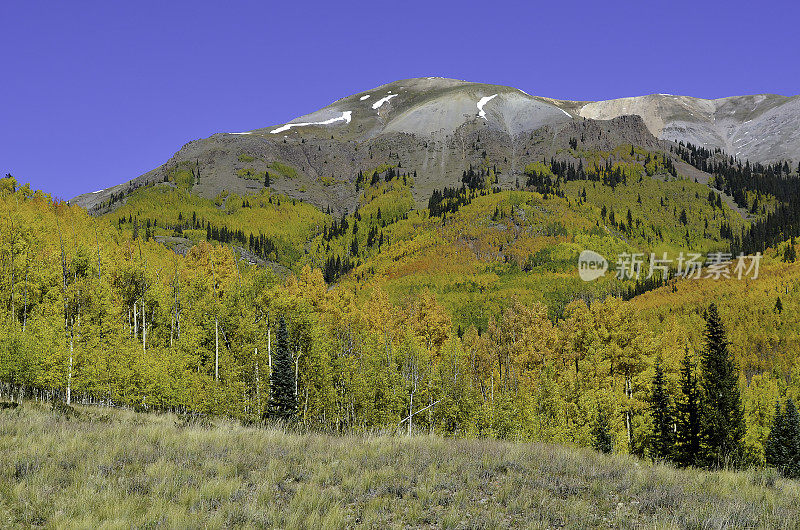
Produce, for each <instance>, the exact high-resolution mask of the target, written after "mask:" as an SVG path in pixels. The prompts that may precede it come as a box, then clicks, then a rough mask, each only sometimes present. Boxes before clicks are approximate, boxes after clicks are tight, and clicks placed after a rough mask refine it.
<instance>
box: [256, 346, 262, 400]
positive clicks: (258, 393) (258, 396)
mask: <svg viewBox="0 0 800 530" xmlns="http://www.w3.org/2000/svg"><path fill="white" fill-rule="evenodd" d="M256 411H258V412H260V411H261V380H260V379H259V377H258V348H256Z"/></svg>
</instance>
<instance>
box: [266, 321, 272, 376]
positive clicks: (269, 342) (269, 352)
mask: <svg viewBox="0 0 800 530" xmlns="http://www.w3.org/2000/svg"><path fill="white" fill-rule="evenodd" d="M267 360H268V361H269V373H270V375H272V335H271V334H270V330H269V329H267Z"/></svg>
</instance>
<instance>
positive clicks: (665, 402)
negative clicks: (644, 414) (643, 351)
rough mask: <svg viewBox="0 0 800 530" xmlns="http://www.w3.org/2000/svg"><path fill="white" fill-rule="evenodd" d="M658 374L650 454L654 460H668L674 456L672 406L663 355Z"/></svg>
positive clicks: (653, 393) (652, 405)
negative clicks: (663, 365)
mask: <svg viewBox="0 0 800 530" xmlns="http://www.w3.org/2000/svg"><path fill="white" fill-rule="evenodd" d="M655 369H656V373H655V376H654V377H653V387H652V391H651V394H650V415H651V417H652V418H653V430H652V432H651V433H650V454H651V455H652V457H653V458H659V459H664V460H668V459H671V458H672V456H673V454H674V445H675V435H674V431H673V418H672V404H671V403H670V398H669V392H667V378H666V376H665V375H664V368H663V367H662V360H661V354H659V355H658V357H656V366H655Z"/></svg>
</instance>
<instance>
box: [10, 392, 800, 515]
mask: <svg viewBox="0 0 800 530" xmlns="http://www.w3.org/2000/svg"><path fill="white" fill-rule="evenodd" d="M65 412H66V414H65ZM0 444H1V445H2V446H3V447H5V448H6V450H4V451H3V452H2V453H0V525H2V526H4V527H6V528H11V527H19V526H40V525H43V526H47V527H50V526H53V527H60V528H72V527H75V528H85V527H98V526H102V525H108V526H115V527H116V526H119V527H149V526H169V527H208V528H217V527H230V526H236V527H281V528H309V527H313V528H353V527H367V528H375V527H381V528H431V527H440V528H467V527H469V528H474V527H482V528H486V527H491V528H519V527H531V528H554V527H569V528H608V527H618V528H643V527H648V528H720V527H732V528H793V527H794V525H795V522H796V521H797V520H798V518H800V501H798V499H800V487H798V484H797V483H796V482H792V481H788V480H783V479H780V478H777V477H776V475H775V473H774V472H772V471H769V470H766V471H765V470H754V471H746V472H740V473H733V472H715V473H711V472H704V471H697V470H687V471H682V470H676V469H674V468H671V467H668V466H664V465H657V464H649V463H646V462H644V461H641V460H637V459H635V458H632V457H629V456H624V455H620V456H614V457H611V456H604V455H601V454H598V453H594V452H592V451H589V450H581V449H575V448H566V447H560V446H553V445H545V444H523V443H509V442H500V441H496V440H454V439H446V438H441V437H437V436H414V437H405V436H392V435H378V436H375V435H344V436H328V435H322V434H293V433H287V432H284V431H282V430H278V429H274V428H266V429H265V428H253V427H242V426H240V425H238V424H236V423H233V422H230V421H221V420H217V421H214V422H213V423H211V422H206V423H192V422H187V421H186V419H184V418H180V417H177V416H174V415H172V414H163V415H145V414H134V413H130V412H121V411H114V410H107V409H99V408H89V407H76V408H75V409H74V412H73V411H71V410H69V409H66V410H65V411H64V412H55V411H52V412H51V411H50V410H49V407H48V408H47V409H46V408H44V407H43V406H40V405H38V404H35V403H33V402H30V403H25V404H23V406H22V407H21V408H19V409H17V410H14V411H5V410H0Z"/></svg>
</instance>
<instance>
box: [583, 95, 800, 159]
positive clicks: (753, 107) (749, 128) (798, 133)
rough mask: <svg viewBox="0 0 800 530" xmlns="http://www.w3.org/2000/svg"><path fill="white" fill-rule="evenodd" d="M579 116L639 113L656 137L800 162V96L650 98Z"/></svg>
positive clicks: (589, 109)
mask: <svg viewBox="0 0 800 530" xmlns="http://www.w3.org/2000/svg"><path fill="white" fill-rule="evenodd" d="M579 113H580V115H581V116H583V117H585V118H589V119H594V120H608V119H612V118H616V117H617V116H624V115H628V114H635V115H638V116H641V117H642V119H643V120H644V122H645V124H646V125H647V128H648V129H649V130H650V132H651V133H653V135H655V136H657V137H658V138H661V139H663V140H672V141H675V142H678V141H683V142H689V143H692V144H695V145H698V146H703V147H706V148H709V149H711V148H719V149H722V150H723V151H725V152H726V153H728V154H731V155H734V156H737V157H739V158H741V159H748V160H750V161H752V162H762V163H765V162H777V161H780V160H794V161H797V160H800V127H799V125H800V96H794V97H786V96H777V95H774V94H758V95H754V96H737V97H729V98H721V99H699V98H692V97H687V96H673V95H670V94H652V95H649V96H642V97H635V98H622V99H612V100H608V101H596V102H592V103H587V104H585V105H583V106H582V107H581V109H580V112H579Z"/></svg>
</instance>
